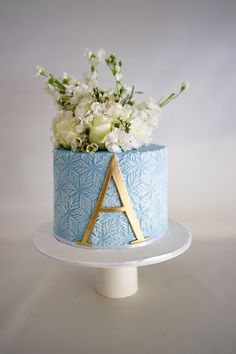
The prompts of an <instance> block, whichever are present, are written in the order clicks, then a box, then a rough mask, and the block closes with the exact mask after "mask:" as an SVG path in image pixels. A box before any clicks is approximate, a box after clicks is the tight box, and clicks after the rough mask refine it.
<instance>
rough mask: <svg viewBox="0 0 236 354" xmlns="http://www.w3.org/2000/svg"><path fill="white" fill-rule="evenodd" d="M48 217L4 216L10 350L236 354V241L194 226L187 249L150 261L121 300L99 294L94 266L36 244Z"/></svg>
mask: <svg viewBox="0 0 236 354" xmlns="http://www.w3.org/2000/svg"><path fill="white" fill-rule="evenodd" d="M39 216H40V215H39V214H38V215H34V216H32V215H30V216H29V214H25V215H23V214H20V213H19V214H16V215H15V216H14V217H13V216H12V215H10V216H9V218H4V220H3V219H2V220H0V221H1V239H0V242H1V247H0V279H1V292H0V352H1V354H32V353H34V354H42V353H44V354H51V353H57V354H65V353H70V354H73V353H76V354H77V353H79V354H86V353H88V354H95V353H96V354H100V353H102V354H110V353H112V354H121V353H122V354H123V353H128V354H134V353H135V354H157V353H161V354H171V353H174V354H195V353H196V354H199V353H203V354H210V353H212V354H235V353H236V329H235V328H236V317H235V310H236V282H235V268H236V241H235V238H233V237H229V238H228V237H227V236H228V235H227V234H224V235H222V236H224V238H222V239H214V238H211V239H207V237H205V239H204V238H202V239H201V238H198V236H197V235H196V234H194V233H193V240H194V241H193V244H192V246H191V247H190V249H189V250H188V251H187V252H185V253H184V254H183V255H181V256H180V257H177V258H174V259H173V260H170V261H168V262H164V263H160V264H155V265H151V266H146V267H142V268H140V269H139V291H138V293H137V294H135V295H134V296H131V297H129V298H126V299H120V300H114V299H107V298H105V297H102V296H100V295H98V294H97V293H96V292H95V289H94V283H95V281H94V280H95V279H94V277H95V270H94V269H91V268H80V267H77V266H75V265H67V264H64V263H62V262H57V261H53V260H51V259H49V258H47V257H44V256H42V255H41V254H40V253H38V252H37V251H36V250H35V249H34V248H33V246H32V241H31V235H32V232H33V230H34V229H35V228H36V227H37V226H39V225H40V224H41V223H42V222H43V221H44V220H42V219H41V220H40V218H39ZM12 218H13V220H14V223H13V222H12ZM45 221H46V220H45Z"/></svg>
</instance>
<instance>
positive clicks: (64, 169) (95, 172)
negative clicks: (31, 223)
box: [54, 144, 168, 249]
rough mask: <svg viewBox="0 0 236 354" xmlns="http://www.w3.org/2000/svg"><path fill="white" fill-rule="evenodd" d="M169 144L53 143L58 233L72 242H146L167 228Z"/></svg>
mask: <svg viewBox="0 0 236 354" xmlns="http://www.w3.org/2000/svg"><path fill="white" fill-rule="evenodd" d="M167 227H168V220H167V148H166V147H165V146H161V145H154V144H152V145H148V146H142V147H141V148H139V149H133V150H130V151H126V152H119V153H112V152H108V151H97V152H96V153H87V152H74V151H72V150H67V149H64V148H55V149H54V235H55V237H56V238H57V239H58V240H60V241H62V242H65V243H68V244H70V245H73V246H83V247H87V246H92V247H91V248H93V249H98V248H102V249H104V248H113V249H117V248H125V247H135V246H136V245H137V244H139V245H143V246H144V245H145V244H147V243H148V242H150V241H151V240H154V239H157V238H161V237H162V236H163V235H164V234H165V233H166V231H167Z"/></svg>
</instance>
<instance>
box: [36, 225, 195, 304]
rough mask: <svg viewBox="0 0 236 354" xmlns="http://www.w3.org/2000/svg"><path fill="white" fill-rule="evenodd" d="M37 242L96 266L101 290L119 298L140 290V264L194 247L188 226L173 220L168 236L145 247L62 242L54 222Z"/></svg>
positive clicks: (44, 249) (53, 254) (47, 250)
mask: <svg viewBox="0 0 236 354" xmlns="http://www.w3.org/2000/svg"><path fill="white" fill-rule="evenodd" d="M33 244H34V246H35V248H36V249H37V250H38V251H39V252H41V253H43V254H44V255H46V256H48V257H50V258H53V259H56V260H60V261H63V262H66V263H72V264H76V265H78V266H84V267H93V268H96V289H97V292H98V293H99V294H102V295H104V296H106V297H109V298H116V299H118V298H125V297H127V296H131V295H133V294H135V293H136V292H137V290H138V275H137V267H142V266H145V265H150V264H154V263H160V262H163V261H167V260H168V259H171V258H174V257H176V256H179V255H180V254H181V253H183V252H184V251H186V250H187V249H188V247H189V246H190V244H191V233H190V232H189V231H188V230H187V229H186V228H185V227H184V226H182V225H180V224H178V223H177V222H175V221H172V220H169V224H168V232H167V233H166V234H165V236H163V237H162V238H160V239H157V240H153V241H152V242H148V243H147V244H146V245H144V246H137V247H127V248H123V249H117V250H111V249H104V250H101V249H100V250H95V249H91V248H85V247H73V246H71V245H68V244H65V243H63V242H60V241H58V240H57V239H56V238H55V237H54V235H53V224H52V222H49V223H46V224H44V225H42V226H40V227H39V228H38V229H37V230H36V231H35V233H34V236H33Z"/></svg>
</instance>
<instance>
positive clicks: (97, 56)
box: [84, 49, 105, 66]
mask: <svg viewBox="0 0 236 354" xmlns="http://www.w3.org/2000/svg"><path fill="white" fill-rule="evenodd" d="M84 56H85V57H86V58H87V59H88V60H89V61H90V63H91V64H92V65H94V66H97V65H98V64H101V63H103V62H104V59H105V50H104V49H98V50H97V51H96V52H94V53H93V52H92V51H91V50H89V49H85V52H84Z"/></svg>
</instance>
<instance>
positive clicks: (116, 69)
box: [105, 54, 125, 97]
mask: <svg viewBox="0 0 236 354" xmlns="http://www.w3.org/2000/svg"><path fill="white" fill-rule="evenodd" d="M105 62H106V63H107V65H108V67H109V69H110V70H111V72H112V75H113V76H114V78H115V81H116V91H117V94H118V95H119V96H120V97H121V96H122V94H123V93H124V92H125V88H124V87H123V85H122V83H121V80H120V76H121V67H122V65H123V63H122V61H121V60H119V61H118V62H117V59H116V57H115V55H114V54H111V55H110V56H109V57H107V58H105Z"/></svg>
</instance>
